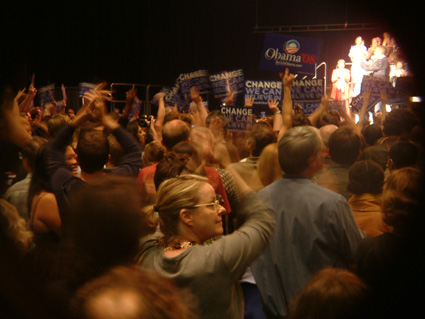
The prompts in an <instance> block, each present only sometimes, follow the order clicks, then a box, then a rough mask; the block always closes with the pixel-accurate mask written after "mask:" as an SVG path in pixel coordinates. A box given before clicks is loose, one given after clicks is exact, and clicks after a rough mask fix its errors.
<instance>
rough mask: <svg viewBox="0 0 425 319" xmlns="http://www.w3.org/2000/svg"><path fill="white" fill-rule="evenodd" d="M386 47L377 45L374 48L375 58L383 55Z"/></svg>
mask: <svg viewBox="0 0 425 319" xmlns="http://www.w3.org/2000/svg"><path fill="white" fill-rule="evenodd" d="M386 53H387V49H386V48H385V47H384V46H383V45H378V46H377V47H376V49H375V56H376V57H377V58H380V57H383V56H385V54H386Z"/></svg>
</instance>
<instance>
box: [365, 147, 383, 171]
mask: <svg viewBox="0 0 425 319" xmlns="http://www.w3.org/2000/svg"><path fill="white" fill-rule="evenodd" d="M360 160H363V161H364V160H370V161H374V162H375V163H377V164H378V165H379V166H381V168H382V169H383V170H384V171H385V170H386V169H387V164H388V148H387V147H386V146H385V145H379V144H378V145H374V146H369V147H366V148H365V149H364V150H363V151H362V154H361V155H360Z"/></svg>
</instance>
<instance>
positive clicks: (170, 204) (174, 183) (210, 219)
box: [154, 175, 226, 243]
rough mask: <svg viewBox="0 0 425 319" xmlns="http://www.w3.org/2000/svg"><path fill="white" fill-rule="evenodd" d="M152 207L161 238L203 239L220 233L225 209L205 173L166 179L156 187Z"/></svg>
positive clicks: (168, 239) (199, 240) (166, 239)
mask: <svg viewBox="0 0 425 319" xmlns="http://www.w3.org/2000/svg"><path fill="white" fill-rule="evenodd" d="M154 210H155V211H156V212H157V213H158V221H159V227H160V230H161V232H162V233H163V234H164V239H163V240H164V242H168V241H170V240H172V239H173V238H176V237H177V238H178V237H183V238H185V239H187V240H192V241H195V242H197V243H203V242H204V241H206V240H208V239H210V238H213V237H215V236H219V235H222V234H223V225H222V217H221V215H223V214H224V213H225V212H226V210H225V208H224V207H223V206H221V205H219V201H218V199H217V197H216V194H215V191H214V188H213V187H212V186H211V185H210V184H209V183H208V179H206V178H204V177H200V176H198V175H182V176H179V177H177V178H171V179H167V180H165V181H164V182H163V183H162V184H161V185H160V187H159V189H158V192H157V197H156V200H155V205H154Z"/></svg>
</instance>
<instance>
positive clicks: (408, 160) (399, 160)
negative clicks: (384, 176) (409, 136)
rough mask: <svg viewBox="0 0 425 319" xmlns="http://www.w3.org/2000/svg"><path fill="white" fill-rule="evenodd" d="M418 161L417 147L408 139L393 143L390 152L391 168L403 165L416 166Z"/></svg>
mask: <svg viewBox="0 0 425 319" xmlns="http://www.w3.org/2000/svg"><path fill="white" fill-rule="evenodd" d="M417 161H418V149H417V147H416V146H415V145H414V144H412V143H410V142H406V141H399V142H397V143H395V144H393V145H392V146H391V148H390V150H389V152H388V168H389V170H395V169H400V168H403V167H408V166H410V167H414V166H415V165H416V163H417Z"/></svg>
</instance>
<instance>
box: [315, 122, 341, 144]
mask: <svg viewBox="0 0 425 319" xmlns="http://www.w3.org/2000/svg"><path fill="white" fill-rule="evenodd" d="M337 129H338V126H336V125H334V124H327V125H323V126H322V127H320V129H319V133H320V137H321V138H322V141H323V143H324V144H325V146H326V148H329V138H330V137H331V135H332V134H333V132H335V131H336V130H337Z"/></svg>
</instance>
